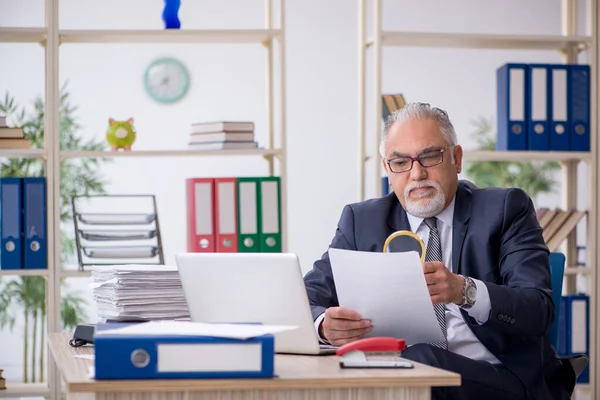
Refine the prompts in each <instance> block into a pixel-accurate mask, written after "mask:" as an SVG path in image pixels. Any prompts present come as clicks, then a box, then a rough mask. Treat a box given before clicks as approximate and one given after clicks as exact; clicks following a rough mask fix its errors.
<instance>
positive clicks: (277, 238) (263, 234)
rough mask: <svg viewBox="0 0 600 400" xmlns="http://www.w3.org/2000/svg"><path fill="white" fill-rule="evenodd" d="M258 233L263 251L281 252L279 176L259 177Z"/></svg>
mask: <svg viewBox="0 0 600 400" xmlns="http://www.w3.org/2000/svg"><path fill="white" fill-rule="evenodd" d="M259 182H260V184H259V190H258V204H259V210H260V211H259V216H260V217H259V219H258V221H259V222H258V234H259V240H260V251H261V252H262V253H281V250H282V246H281V179H280V178H279V177H278V176H265V177H261V178H259Z"/></svg>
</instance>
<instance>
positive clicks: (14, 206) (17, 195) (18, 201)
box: [0, 178, 23, 269]
mask: <svg viewBox="0 0 600 400" xmlns="http://www.w3.org/2000/svg"><path fill="white" fill-rule="evenodd" d="M22 207H23V180H22V179H21V178H0V231H1V232H0V246H1V247H0V269H21V268H23V237H22V233H23V213H22Z"/></svg>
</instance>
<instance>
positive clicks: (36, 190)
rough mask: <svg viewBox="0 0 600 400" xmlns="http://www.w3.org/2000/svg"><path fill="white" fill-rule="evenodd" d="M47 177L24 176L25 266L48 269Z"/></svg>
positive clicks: (26, 267)
mask: <svg viewBox="0 0 600 400" xmlns="http://www.w3.org/2000/svg"><path fill="white" fill-rule="evenodd" d="M46 226H47V224H46V178H44V177H39V178H38V177H35V178H33V177H28V178H23V228H24V244H25V245H24V251H23V257H24V268H25V269H46V268H48V260H47V258H48V257H47V250H48V245H47V231H46V229H47V228H46Z"/></svg>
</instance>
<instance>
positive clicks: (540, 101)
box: [531, 68, 548, 121]
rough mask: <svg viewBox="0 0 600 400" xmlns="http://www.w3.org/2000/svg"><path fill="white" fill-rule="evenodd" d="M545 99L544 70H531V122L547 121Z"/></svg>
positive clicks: (546, 97) (546, 96)
mask: <svg viewBox="0 0 600 400" xmlns="http://www.w3.org/2000/svg"><path fill="white" fill-rule="evenodd" d="M547 99H548V93H547V88H546V68H533V70H532V71H531V119H532V120H533V121H546V120H547V118H548V117H547V116H546V110H547V108H546V102H547V101H548V100H547Z"/></svg>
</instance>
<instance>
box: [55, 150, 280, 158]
mask: <svg viewBox="0 0 600 400" xmlns="http://www.w3.org/2000/svg"><path fill="white" fill-rule="evenodd" d="M280 152H281V151H280V150H279V149H247V150H193V149H181V150H132V151H78V150H73V151H61V152H60V157H61V158H102V157H182V156H188V157H193V156H276V155H279V154H280Z"/></svg>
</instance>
